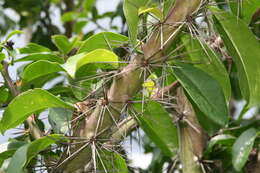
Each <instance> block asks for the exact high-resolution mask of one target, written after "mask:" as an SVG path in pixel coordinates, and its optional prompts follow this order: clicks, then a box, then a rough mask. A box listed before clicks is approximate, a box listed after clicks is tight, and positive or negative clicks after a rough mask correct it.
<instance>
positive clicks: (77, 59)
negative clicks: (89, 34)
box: [63, 49, 118, 78]
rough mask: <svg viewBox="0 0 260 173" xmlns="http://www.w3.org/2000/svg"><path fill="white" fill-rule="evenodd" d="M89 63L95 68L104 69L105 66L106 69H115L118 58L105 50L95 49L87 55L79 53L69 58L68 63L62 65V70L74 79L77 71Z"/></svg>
mask: <svg viewBox="0 0 260 173" xmlns="http://www.w3.org/2000/svg"><path fill="white" fill-rule="evenodd" d="M90 63H93V64H95V65H96V66H97V67H104V65H105V66H106V67H108V68H109V67H113V68H117V67H118V56H117V55H116V54H114V53H113V52H111V51H108V50H106V49H96V50H94V51H92V52H89V53H81V54H77V55H75V56H72V57H70V58H69V59H68V61H67V62H66V63H65V64H64V65H63V68H64V69H65V70H66V71H67V72H68V74H69V75H70V76H71V77H72V78H74V77H75V74H76V71H77V70H78V69H80V68H81V67H82V66H84V65H86V64H90ZM107 65H108V66H107ZM106 69H107V68H106Z"/></svg>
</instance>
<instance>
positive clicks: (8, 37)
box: [5, 30, 23, 41]
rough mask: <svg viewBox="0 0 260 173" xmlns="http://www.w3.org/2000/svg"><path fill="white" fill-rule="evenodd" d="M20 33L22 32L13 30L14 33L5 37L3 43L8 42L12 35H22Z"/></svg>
mask: <svg viewBox="0 0 260 173" xmlns="http://www.w3.org/2000/svg"><path fill="white" fill-rule="evenodd" d="M22 33H23V31H20V30H14V31H12V32H10V33H9V34H8V35H7V37H6V39H5V41H8V40H9V39H10V38H11V37H12V36H14V35H17V34H22Z"/></svg>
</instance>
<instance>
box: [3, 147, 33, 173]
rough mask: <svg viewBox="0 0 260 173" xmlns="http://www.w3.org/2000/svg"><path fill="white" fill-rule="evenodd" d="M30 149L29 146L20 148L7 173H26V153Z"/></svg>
mask: <svg viewBox="0 0 260 173" xmlns="http://www.w3.org/2000/svg"><path fill="white" fill-rule="evenodd" d="M27 149H28V144H26V145H24V146H22V147H20V148H19V149H18V150H16V152H15V153H14V155H13V157H12V159H11V161H10V163H9V165H8V167H7V170H6V173H14V172H19V173H25V172H26V171H25V170H24V169H23V165H24V164H25V163H26V153H27Z"/></svg>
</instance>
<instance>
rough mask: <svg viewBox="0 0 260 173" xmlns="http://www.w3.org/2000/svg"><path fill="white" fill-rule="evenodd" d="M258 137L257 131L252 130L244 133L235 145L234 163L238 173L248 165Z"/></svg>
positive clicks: (233, 151) (233, 152)
mask: <svg viewBox="0 0 260 173" xmlns="http://www.w3.org/2000/svg"><path fill="white" fill-rule="evenodd" d="M256 137H257V131H256V129H254V128H250V129H248V130H246V131H245V132H243V133H242V134H241V135H240V136H239V137H238V139H237V140H236V142H235V144H234V145H233V149H232V163H233V166H234V168H235V169H236V170H237V171H240V170H241V169H242V168H243V167H244V165H245V164H246V162H247V159H248V156H249V154H250V152H251V150H252V148H253V145H254V141H255V138H256Z"/></svg>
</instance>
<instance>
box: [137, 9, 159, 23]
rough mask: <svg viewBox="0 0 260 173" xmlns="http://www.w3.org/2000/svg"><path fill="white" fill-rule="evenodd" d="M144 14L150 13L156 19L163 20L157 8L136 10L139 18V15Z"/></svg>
mask: <svg viewBox="0 0 260 173" xmlns="http://www.w3.org/2000/svg"><path fill="white" fill-rule="evenodd" d="M145 13H151V14H152V15H154V16H155V17H157V18H158V19H160V20H162V19H163V13H162V11H161V10H160V9H159V8H158V7H152V8H150V7H140V8H139V9H138V15H139V16H140V15H141V14H145Z"/></svg>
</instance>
